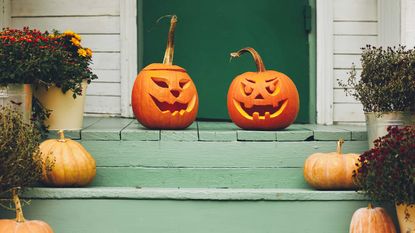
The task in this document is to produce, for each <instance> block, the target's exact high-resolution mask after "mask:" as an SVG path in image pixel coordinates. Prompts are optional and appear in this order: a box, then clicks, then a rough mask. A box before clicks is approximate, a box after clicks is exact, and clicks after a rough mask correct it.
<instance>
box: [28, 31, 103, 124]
mask: <svg viewBox="0 0 415 233" xmlns="http://www.w3.org/2000/svg"><path fill="white" fill-rule="evenodd" d="M48 38H49V45H48V46H49V48H50V58H51V63H50V64H51V65H50V67H47V69H53V70H56V72H54V73H53V75H45V76H42V77H39V82H38V83H37V85H36V87H35V89H34V96H36V98H38V99H39V101H40V103H41V104H42V105H43V106H44V107H45V108H46V109H50V110H51V113H50V116H49V117H48V119H47V120H46V125H48V126H49V128H50V129H55V130H57V129H65V130H76V129H81V128H82V122H83V113H84V106H85V97H86V87H87V84H89V83H90V82H91V80H93V79H96V78H97V76H96V75H95V74H93V73H92V71H91V68H90V67H89V66H90V64H91V63H92V51H91V49H89V48H84V47H82V46H81V37H80V36H79V35H78V34H76V33H74V32H72V31H65V32H64V33H62V34H61V33H59V32H58V31H54V32H53V33H52V34H50V35H49V36H48Z"/></svg>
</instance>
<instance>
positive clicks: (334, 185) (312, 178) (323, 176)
mask: <svg viewBox="0 0 415 233" xmlns="http://www.w3.org/2000/svg"><path fill="white" fill-rule="evenodd" d="M343 143H344V140H343V139H340V140H339V141H338V142H337V151H336V152H331V153H315V154H312V155H310V156H309V157H308V158H307V159H306V161H305V164H304V178H305V180H306V181H307V183H308V184H309V185H311V186H312V187H314V188H316V189H353V188H355V187H356V185H355V183H354V182H353V171H355V170H357V168H358V167H357V165H356V164H358V163H359V161H358V159H359V154H342V146H343Z"/></svg>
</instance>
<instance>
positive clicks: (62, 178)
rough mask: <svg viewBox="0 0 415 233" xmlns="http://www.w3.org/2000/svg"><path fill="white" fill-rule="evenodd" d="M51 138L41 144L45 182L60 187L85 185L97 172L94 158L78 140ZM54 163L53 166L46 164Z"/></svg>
mask: <svg viewBox="0 0 415 233" xmlns="http://www.w3.org/2000/svg"><path fill="white" fill-rule="evenodd" d="M59 134H60V139H49V140H46V141H44V142H42V143H41V144H40V152H41V153H42V161H43V164H44V165H43V177H42V181H43V183H45V184H47V185H53V186H59V187H71V186H85V185H88V184H89V183H91V182H92V180H93V179H94V177H95V174H96V165H95V160H94V158H93V157H92V156H91V155H90V154H89V153H88V151H86V150H85V148H84V147H83V146H82V145H81V144H79V143H78V142H76V141H73V140H71V139H67V138H65V135H64V133H63V131H62V130H60V131H59ZM50 163H52V168H51V169H47V168H46V165H49V164H50Z"/></svg>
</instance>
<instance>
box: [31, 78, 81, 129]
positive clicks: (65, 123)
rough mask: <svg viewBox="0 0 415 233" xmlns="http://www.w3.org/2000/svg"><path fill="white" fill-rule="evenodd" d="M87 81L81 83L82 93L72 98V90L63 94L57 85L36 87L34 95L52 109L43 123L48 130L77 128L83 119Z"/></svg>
mask: <svg viewBox="0 0 415 233" xmlns="http://www.w3.org/2000/svg"><path fill="white" fill-rule="evenodd" d="M86 88H87V82H86V81H85V82H83V83H82V90H83V94H82V95H78V96H77V97H76V98H75V99H74V98H73V96H72V95H73V92H72V91H70V90H69V91H67V92H66V93H65V94H64V93H63V92H62V90H61V89H60V88H58V87H55V86H52V87H49V88H48V89H46V88H44V87H36V88H34V90H33V94H34V96H35V97H36V98H37V99H38V100H39V101H40V103H41V104H42V105H43V106H44V107H45V108H46V109H49V110H52V112H51V113H50V116H49V118H48V119H47V120H46V121H45V124H46V125H47V126H49V129H50V130H61V129H62V130H79V129H81V128H82V124H83V120H84V108H85V97H86Z"/></svg>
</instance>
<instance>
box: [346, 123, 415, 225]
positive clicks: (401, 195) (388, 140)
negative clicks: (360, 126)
mask: <svg viewBox="0 0 415 233" xmlns="http://www.w3.org/2000/svg"><path fill="white" fill-rule="evenodd" d="M387 130H388V134H387V135H385V136H383V137H380V138H378V139H376V140H375V141H374V147H373V148H372V149H370V150H369V151H366V152H364V153H363V154H362V155H361V156H360V158H359V162H360V164H361V165H360V167H359V168H358V170H357V173H355V174H354V178H355V181H356V183H357V185H358V186H359V187H360V188H361V190H363V191H364V194H365V195H367V196H368V197H369V198H370V199H372V200H374V201H390V202H392V203H395V204H396V211H397V215H398V219H399V224H400V228H401V232H412V231H414V230H415V174H414V171H415V127H414V126H406V127H400V128H399V127H398V126H390V127H388V129H387Z"/></svg>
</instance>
